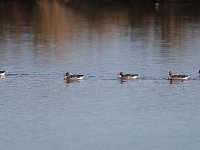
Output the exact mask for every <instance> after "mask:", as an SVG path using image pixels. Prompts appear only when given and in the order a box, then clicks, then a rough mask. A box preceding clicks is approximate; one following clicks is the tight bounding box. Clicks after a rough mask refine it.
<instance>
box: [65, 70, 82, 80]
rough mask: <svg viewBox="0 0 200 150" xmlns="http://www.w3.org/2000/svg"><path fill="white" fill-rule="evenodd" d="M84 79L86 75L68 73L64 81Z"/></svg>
mask: <svg viewBox="0 0 200 150" xmlns="http://www.w3.org/2000/svg"><path fill="white" fill-rule="evenodd" d="M83 78H84V75H76V74H72V75H70V74H69V72H66V73H65V75H64V80H71V81H78V80H81V79H83Z"/></svg>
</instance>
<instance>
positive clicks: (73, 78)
mask: <svg viewBox="0 0 200 150" xmlns="http://www.w3.org/2000/svg"><path fill="white" fill-rule="evenodd" d="M5 74H6V71H0V78H3V77H5ZM198 74H199V76H200V70H199V72H198ZM139 76H140V75H139V74H135V73H134V74H125V73H123V72H120V73H119V74H118V79H121V80H133V79H137V78H139ZM83 78H84V75H78V74H70V73H69V72H66V73H65V74H64V80H66V81H79V80H82V79H83ZM187 79H189V76H188V75H176V74H172V71H169V72H168V80H187Z"/></svg>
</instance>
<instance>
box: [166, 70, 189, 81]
mask: <svg viewBox="0 0 200 150" xmlns="http://www.w3.org/2000/svg"><path fill="white" fill-rule="evenodd" d="M188 78H189V76H188V75H173V74H172V72H171V71H169V72H168V80H187V79H188Z"/></svg>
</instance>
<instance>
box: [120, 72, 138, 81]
mask: <svg viewBox="0 0 200 150" xmlns="http://www.w3.org/2000/svg"><path fill="white" fill-rule="evenodd" d="M138 77H139V74H124V73H123V72H120V73H119V74H118V79H121V80H133V79H137V78H138Z"/></svg>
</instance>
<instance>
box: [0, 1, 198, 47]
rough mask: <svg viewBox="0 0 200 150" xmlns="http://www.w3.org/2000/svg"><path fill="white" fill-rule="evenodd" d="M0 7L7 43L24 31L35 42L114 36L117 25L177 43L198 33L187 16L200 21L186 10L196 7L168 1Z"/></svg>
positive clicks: (4, 38) (170, 42) (10, 4)
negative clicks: (191, 28) (186, 20)
mask: <svg viewBox="0 0 200 150" xmlns="http://www.w3.org/2000/svg"><path fill="white" fill-rule="evenodd" d="M92 7H94V8H92ZM0 8H1V13H0V18H1V22H0V31H1V33H0V35H1V39H0V42H1V41H2V43H4V42H5V40H6V39H7V37H8V36H10V37H12V36H13V37H12V38H13V39H18V40H20V39H23V38H24V37H23V36H24V34H29V35H32V36H31V37H29V38H30V40H32V42H33V44H34V43H43V44H47V45H48V44H49V43H52V42H55V43H57V44H58V45H62V44H64V43H67V42H72V41H80V40H83V39H86V38H88V39H92V36H93V34H94V33H95V34H96V35H97V37H98V38H99V39H101V38H104V35H105V34H107V35H108V39H110V38H109V34H108V33H112V34H113V33H114V32H115V31H113V29H115V27H116V28H120V27H124V28H126V27H130V29H131V30H130V31H131V32H133V31H134V34H135V35H134V36H133V35H132V36H133V37H131V38H133V39H132V40H134V39H135V38H137V37H138V36H144V37H150V36H151V37H152V36H155V37H156V36H157V39H160V40H162V41H164V42H163V43H167V44H168V46H172V47H173V46H175V45H177V44H174V41H177V42H178V44H184V43H185V42H186V41H187V38H186V34H188V32H190V33H189V34H191V37H192V36H195V34H196V32H193V31H187V26H188V24H189V22H185V20H184V19H183V17H190V18H191V21H192V22H198V20H199V15H200V14H199V13H197V11H195V10H193V12H194V13H191V12H190V13H187V15H186V14H185V11H186V10H187V12H188V11H190V10H192V8H193V7H183V6H182V5H181V6H177V5H170V6H166V5H165V4H163V5H160V6H159V10H156V9H155V7H154V6H153V5H151V4H145V5H144V4H138V5H133V6H130V7H128V6H126V7H124V6H123V7H119V6H118V7H117V8H115V7H97V6H91V7H90V8H88V7H81V6H79V7H68V6H66V5H65V4H63V3H57V2H51V3H48V2H40V3H37V4H32V5H31V4H30V5H28V4H27V5H25V4H20V3H8V4H6V5H0ZM197 16H198V17H197ZM86 30H87V31H86ZM135 31H138V32H135ZM83 32H84V34H82V33H83ZM13 33H14V34H13ZM127 34H128V33H124V36H130V35H127ZM130 34H132V33H130ZM110 40H111V39H110ZM3 41H4V42H3ZM148 42H151V41H148ZM145 44H146V42H144V45H145Z"/></svg>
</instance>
